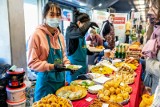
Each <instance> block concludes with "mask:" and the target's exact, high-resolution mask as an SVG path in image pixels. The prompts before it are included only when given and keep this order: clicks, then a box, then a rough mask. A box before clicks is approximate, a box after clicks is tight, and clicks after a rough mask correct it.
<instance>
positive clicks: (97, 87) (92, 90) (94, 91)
mask: <svg viewBox="0 0 160 107" xmlns="http://www.w3.org/2000/svg"><path fill="white" fill-rule="evenodd" d="M100 89H103V85H94V86H90V87H88V92H90V93H92V94H97V93H98V91H99V90H100Z"/></svg>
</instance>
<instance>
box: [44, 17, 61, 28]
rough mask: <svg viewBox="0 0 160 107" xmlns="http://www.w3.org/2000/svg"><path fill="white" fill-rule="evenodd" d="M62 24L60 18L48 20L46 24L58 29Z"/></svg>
mask: <svg viewBox="0 0 160 107" xmlns="http://www.w3.org/2000/svg"><path fill="white" fill-rule="evenodd" d="M59 23H60V19H59V18H47V19H46V24H48V25H49V26H50V27H58V26H59Z"/></svg>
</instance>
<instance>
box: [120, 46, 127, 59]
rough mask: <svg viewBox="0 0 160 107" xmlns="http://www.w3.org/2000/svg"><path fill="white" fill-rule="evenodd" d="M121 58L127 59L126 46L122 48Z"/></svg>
mask: <svg viewBox="0 0 160 107" xmlns="http://www.w3.org/2000/svg"><path fill="white" fill-rule="evenodd" d="M121 54H122V55H121V58H122V59H124V58H125V57H126V52H125V46H122V53H121Z"/></svg>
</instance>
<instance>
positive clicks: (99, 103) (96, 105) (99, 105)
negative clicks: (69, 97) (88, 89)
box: [89, 99, 103, 107]
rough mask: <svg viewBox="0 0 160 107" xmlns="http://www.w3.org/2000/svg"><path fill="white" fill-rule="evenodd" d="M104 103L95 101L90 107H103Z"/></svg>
mask: <svg viewBox="0 0 160 107" xmlns="http://www.w3.org/2000/svg"><path fill="white" fill-rule="evenodd" d="M102 104H103V103H102V102H101V101H100V100H99V99H95V100H94V101H93V103H92V104H91V105H89V107H102Z"/></svg>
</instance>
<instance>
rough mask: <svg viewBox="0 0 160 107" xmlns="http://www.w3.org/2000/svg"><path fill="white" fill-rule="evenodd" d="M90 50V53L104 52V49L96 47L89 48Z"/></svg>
mask: <svg viewBox="0 0 160 107" xmlns="http://www.w3.org/2000/svg"><path fill="white" fill-rule="evenodd" d="M88 50H89V51H90V52H102V51H103V50H104V49H98V48H95V47H90V46H89V47H88Z"/></svg>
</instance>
